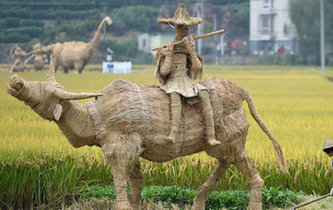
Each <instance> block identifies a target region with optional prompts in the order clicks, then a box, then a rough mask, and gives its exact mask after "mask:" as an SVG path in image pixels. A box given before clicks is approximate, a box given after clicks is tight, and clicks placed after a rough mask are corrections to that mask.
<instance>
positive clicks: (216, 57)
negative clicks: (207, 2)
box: [213, 13, 219, 65]
mask: <svg viewBox="0 0 333 210" xmlns="http://www.w3.org/2000/svg"><path fill="white" fill-rule="evenodd" d="M213 17H214V29H213V31H217V21H216V14H215V13H214V16H213ZM216 46H217V36H214V55H215V65H217V64H219V60H218V56H217V48H216Z"/></svg>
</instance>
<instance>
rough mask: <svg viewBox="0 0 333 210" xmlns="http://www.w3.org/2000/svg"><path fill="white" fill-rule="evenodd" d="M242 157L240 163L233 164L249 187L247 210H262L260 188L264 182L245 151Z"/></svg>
mask: <svg viewBox="0 0 333 210" xmlns="http://www.w3.org/2000/svg"><path fill="white" fill-rule="evenodd" d="M243 157H244V158H243V159H242V160H241V161H237V162H235V163H234V165H235V166H236V167H237V168H238V170H240V171H241V172H242V174H244V176H245V178H246V179H247V181H248V184H249V186H250V187H251V191H250V202H249V205H248V207H247V209H248V210H262V188H263V187H264V180H263V179H262V178H261V177H260V175H259V174H258V171H257V169H256V168H255V166H254V164H253V163H252V162H251V160H250V158H249V156H248V155H247V154H246V152H245V151H244V153H243Z"/></svg>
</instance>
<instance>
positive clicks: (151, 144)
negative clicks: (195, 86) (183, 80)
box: [7, 60, 287, 210]
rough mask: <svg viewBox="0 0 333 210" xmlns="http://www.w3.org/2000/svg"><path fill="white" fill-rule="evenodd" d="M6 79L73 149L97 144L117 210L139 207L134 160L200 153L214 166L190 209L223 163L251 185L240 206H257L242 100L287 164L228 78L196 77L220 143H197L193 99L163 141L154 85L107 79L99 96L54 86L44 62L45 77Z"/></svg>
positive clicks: (199, 127) (164, 118) (164, 113)
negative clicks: (173, 136) (172, 137)
mask: <svg viewBox="0 0 333 210" xmlns="http://www.w3.org/2000/svg"><path fill="white" fill-rule="evenodd" d="M10 81H11V83H12V84H8V85H7V91H8V93H9V94H10V95H12V96H14V97H15V98H17V99H19V100H21V101H24V102H25V104H26V105H28V106H30V107H31V108H32V109H33V110H34V111H35V112H36V113H37V114H39V115H40V116H41V117H43V118H44V119H47V120H51V121H54V122H55V123H56V124H57V125H58V126H59V128H60V129H61V131H62V133H63V134H64V135H65V136H66V138H67V139H68V141H69V142H70V143H71V144H72V145H73V146H74V147H75V148H78V147H82V146H84V145H89V146H98V147H101V148H102V151H103V152H104V155H105V157H106V159H107V160H108V161H109V163H110V164H111V170H112V174H113V179H114V184H115V188H116V193H117V199H116V202H117V209H118V210H130V209H131V210H138V209H139V208H140V201H141V190H142V187H143V180H142V174H141V169H140V159H139V158H140V157H142V158H144V159H147V160H149V161H154V162H166V161H170V160H172V159H175V158H177V157H181V156H186V155H191V154H194V153H198V152H201V151H205V152H206V153H207V154H208V155H210V156H212V157H214V158H216V159H217V160H218V162H219V163H218V165H217V166H216V168H215V170H214V171H213V173H212V174H211V176H210V178H209V179H208V180H207V181H206V182H205V183H204V184H203V185H202V186H201V187H200V188H199V189H198V190H197V192H196V194H195V198H194V201H193V206H192V209H195V210H199V209H200V210H203V209H205V202H206V198H207V196H208V194H209V193H210V192H211V191H212V190H213V189H214V187H215V186H216V184H217V183H218V182H219V180H220V179H221V177H222V176H223V175H224V173H225V172H226V171H227V169H228V168H229V166H230V165H231V164H233V165H235V166H236V167H237V168H238V170H239V171H241V172H242V173H243V174H244V176H245V178H246V179H247V180H248V184H249V186H250V187H251V191H250V201H249V205H248V209H256V210H257V209H262V196H261V194H262V188H263V185H264V181H263V180H262V178H261V177H260V176H259V174H258V172H257V170H256V168H255V166H254V164H253V163H252V162H251V160H250V159H249V157H248V154H247V152H246V151H245V149H244V147H245V142H246V136H247V131H248V128H249V123H248V121H247V120H246V117H245V111H244V110H243V108H242V102H243V101H246V102H247V104H248V107H249V110H250V112H251V115H252V117H253V118H254V119H255V120H256V122H257V123H258V124H259V126H260V127H261V129H262V130H263V131H264V132H265V133H266V134H267V136H268V137H269V139H270V140H271V141H272V143H273V145H274V148H275V151H276V154H277V158H278V161H279V163H280V167H281V169H282V170H286V168H287V166H286V163H285V161H284V157H283V154H282V151H281V148H280V145H279V144H278V143H277V141H276V140H275V139H274V137H273V136H272V134H271V133H270V131H269V130H268V129H267V127H266V125H265V124H264V122H263V121H262V120H261V119H260V117H259V115H258V113H257V110H256V108H255V106H254V103H253V101H252V99H251V97H250V95H249V92H248V91H247V90H246V89H244V88H242V87H240V86H239V85H237V84H236V83H234V82H232V81H230V80H228V79H223V78H209V79H206V80H204V81H203V82H202V84H203V85H204V86H205V87H207V89H208V90H209V93H210V99H211V104H212V107H213V110H214V120H215V129H216V139H217V140H218V141H220V142H221V144H220V145H216V146H210V145H208V143H207V141H206V140H205V138H206V134H205V123H204V119H203V115H202V113H201V105H200V102H199V103H197V104H194V105H193V104H192V105H189V103H187V101H186V100H184V101H183V111H182V112H183V114H182V115H183V119H182V122H181V124H180V125H179V126H180V128H181V129H179V130H180V132H179V133H178V139H177V140H176V142H175V144H170V143H167V142H166V141H165V139H166V138H167V136H168V134H169V129H170V128H169V126H166V125H170V98H169V96H168V95H167V94H165V93H164V92H163V91H162V90H161V89H160V88H159V87H158V86H155V85H137V84H134V83H131V82H128V81H124V80H115V81H114V82H112V83H111V84H110V85H108V86H107V87H105V88H104V89H103V90H101V91H100V92H99V93H69V92H66V91H65V89H64V87H63V86H61V85H60V84H59V83H57V81H56V78H55V71H54V67H53V61H52V60H51V64H50V69H49V72H48V75H47V77H46V81H44V82H43V81H25V80H24V79H22V78H21V77H19V76H17V75H13V76H12V77H11V78H10ZM84 98H92V99H91V100H90V101H88V102H87V103H85V104H81V103H78V102H76V101H75V100H77V99H84ZM128 185H129V187H130V189H131V190H130V195H129V198H128V197H127V193H126V189H127V186H128Z"/></svg>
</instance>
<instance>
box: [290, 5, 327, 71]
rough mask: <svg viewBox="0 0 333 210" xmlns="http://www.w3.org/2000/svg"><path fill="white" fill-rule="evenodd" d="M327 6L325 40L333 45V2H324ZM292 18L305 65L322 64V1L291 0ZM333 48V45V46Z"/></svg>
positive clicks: (325, 12)
mask: <svg viewBox="0 0 333 210" xmlns="http://www.w3.org/2000/svg"><path fill="white" fill-rule="evenodd" d="M324 4H325V7H324V8H325V11H324V14H325V17H324V18H325V20H326V21H325V39H326V43H330V44H331V45H332V44H333V38H331V35H330V33H331V31H332V29H333V23H332V21H330V20H332V18H333V1H331V0H324ZM289 8H290V18H291V21H292V23H293V25H294V26H295V29H296V32H297V39H298V48H299V53H300V55H301V57H302V60H303V62H304V64H310V62H311V64H313V62H314V63H315V64H317V65H319V63H320V57H319V55H320V1H313V0H291V1H290V2H289ZM332 46H333V45H332Z"/></svg>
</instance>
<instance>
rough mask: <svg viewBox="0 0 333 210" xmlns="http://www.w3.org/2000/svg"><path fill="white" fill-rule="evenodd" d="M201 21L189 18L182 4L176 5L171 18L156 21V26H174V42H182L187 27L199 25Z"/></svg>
mask: <svg viewBox="0 0 333 210" xmlns="http://www.w3.org/2000/svg"><path fill="white" fill-rule="evenodd" d="M202 21H203V20H202V18H194V17H190V15H189V14H188V12H187V10H186V9H185V5H184V4H183V3H179V4H178V8H177V10H176V11H175V14H174V16H173V18H167V19H164V18H158V19H157V23H158V24H165V25H171V26H176V40H182V39H183V38H184V37H185V36H187V35H188V27H189V26H193V25H198V24H199V23H202Z"/></svg>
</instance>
